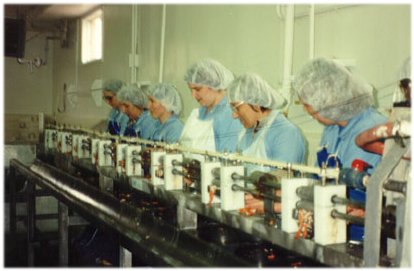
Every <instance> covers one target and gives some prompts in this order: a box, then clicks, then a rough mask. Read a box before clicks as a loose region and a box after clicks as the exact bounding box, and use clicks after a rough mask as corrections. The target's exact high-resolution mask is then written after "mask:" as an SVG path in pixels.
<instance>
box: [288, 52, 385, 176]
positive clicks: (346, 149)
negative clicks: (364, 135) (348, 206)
mask: <svg viewBox="0 0 414 271" xmlns="http://www.w3.org/2000/svg"><path fill="white" fill-rule="evenodd" d="M293 86H294V89H295V90H296V92H297V94H298V96H299V98H300V101H301V103H302V104H303V106H304V109H305V111H306V112H307V113H309V114H310V115H311V116H312V117H313V118H314V119H316V120H317V121H318V122H320V123H321V124H323V125H325V128H324V130H323V134H322V138H321V141H320V144H321V146H324V150H323V151H324V152H325V153H326V154H328V156H326V155H320V156H319V158H318V159H319V161H318V163H319V164H321V163H322V162H323V163H325V162H327V161H326V160H325V161H321V160H324V159H325V158H327V157H329V156H330V155H331V154H333V155H334V156H335V157H337V159H335V160H336V162H337V163H338V165H342V167H347V168H350V167H351V165H352V162H353V161H354V160H355V159H361V160H363V161H365V162H366V163H368V164H369V165H370V166H371V168H370V169H369V172H372V170H373V169H374V168H375V167H376V166H377V165H378V163H379V162H380V159H381V156H380V155H378V154H374V153H370V152H367V151H365V150H364V149H362V148H360V147H359V146H357V145H356V144H355V137H356V136H357V135H358V134H360V133H361V132H362V131H364V130H366V129H369V128H371V127H374V126H376V125H378V124H381V123H385V122H386V117H385V116H383V115H381V114H380V113H379V112H378V111H377V110H376V109H374V108H373V107H372V105H373V94H372V87H371V85H369V84H368V83H367V82H365V80H363V79H362V78H360V77H358V76H356V75H355V74H352V73H351V72H350V71H349V70H347V69H346V68H345V67H343V66H342V65H340V64H339V63H337V62H336V61H334V60H329V59H326V58H316V59H313V60H311V61H310V62H309V63H307V64H306V65H305V66H304V67H303V68H302V69H301V70H300V71H299V73H298V74H297V75H296V76H295V81H294V84H293ZM322 156H324V157H322ZM328 162H329V161H328Z"/></svg>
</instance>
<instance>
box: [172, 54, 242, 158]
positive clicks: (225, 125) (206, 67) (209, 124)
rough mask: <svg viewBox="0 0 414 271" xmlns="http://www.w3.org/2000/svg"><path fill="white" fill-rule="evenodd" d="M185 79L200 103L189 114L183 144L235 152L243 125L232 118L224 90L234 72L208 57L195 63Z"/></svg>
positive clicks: (197, 147)
mask: <svg viewBox="0 0 414 271" xmlns="http://www.w3.org/2000/svg"><path fill="white" fill-rule="evenodd" d="M184 79H185V81H186V82H187V84H188V87H189V88H190V90H191V95H192V96H193V98H194V99H196V100H197V102H198V103H199V104H200V105H201V106H200V108H196V109H194V110H193V111H192V112H191V114H190V116H189V117H188V119H187V121H186V123H185V126H184V130H183V132H182V135H181V138H180V143H181V144H182V145H184V146H187V147H190V148H196V149H203V150H210V151H219V152H225V151H227V152H234V151H235V150H236V144H237V138H238V136H239V133H240V131H241V129H242V126H241V125H240V123H239V122H238V121H237V120H235V119H233V118H232V111H231V108H230V105H229V103H228V99H227V96H226V91H225V89H226V88H227V86H228V85H229V84H230V83H231V81H233V74H232V73H231V72H230V71H229V70H228V69H227V68H226V67H224V66H223V65H222V64H221V63H219V62H217V61H216V60H212V59H207V60H203V61H199V62H196V63H195V64H193V65H192V66H191V67H190V68H189V69H188V70H187V73H186V75H185V77H184Z"/></svg>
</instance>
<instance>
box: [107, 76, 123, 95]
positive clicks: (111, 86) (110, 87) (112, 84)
mask: <svg viewBox="0 0 414 271" xmlns="http://www.w3.org/2000/svg"><path fill="white" fill-rule="evenodd" d="M123 85H124V82H122V81H121V80H116V79H110V80H107V81H106V82H105V84H104V87H103V90H104V91H110V92H112V93H113V94H116V93H117V92H118V91H119V90H120V89H121V88H122V86H123Z"/></svg>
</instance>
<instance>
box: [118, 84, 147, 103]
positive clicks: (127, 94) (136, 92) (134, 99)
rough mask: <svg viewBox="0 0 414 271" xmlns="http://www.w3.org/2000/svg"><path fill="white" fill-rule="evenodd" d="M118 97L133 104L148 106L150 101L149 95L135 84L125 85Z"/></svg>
mask: <svg viewBox="0 0 414 271" xmlns="http://www.w3.org/2000/svg"><path fill="white" fill-rule="evenodd" d="M116 97H117V98H118V99H119V100H120V101H121V102H122V101H128V102H130V103H132V104H133V105H136V106H139V107H141V108H146V107H147V103H148V98H147V95H145V94H144V92H143V91H142V90H141V89H140V88H139V87H138V86H137V85H135V84H133V85H127V86H123V87H122V88H121V90H120V91H119V92H118V94H117V95H116Z"/></svg>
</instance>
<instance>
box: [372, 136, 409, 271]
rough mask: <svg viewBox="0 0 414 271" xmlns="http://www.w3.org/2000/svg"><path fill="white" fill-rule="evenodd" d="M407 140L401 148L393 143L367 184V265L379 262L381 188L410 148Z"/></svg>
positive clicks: (375, 265) (376, 265) (376, 264)
mask: <svg viewBox="0 0 414 271" xmlns="http://www.w3.org/2000/svg"><path fill="white" fill-rule="evenodd" d="M410 145H411V144H410V142H409V141H408V142H407V144H406V146H405V147H404V148H403V147H401V146H400V145H398V144H394V145H393V146H392V147H391V149H390V150H389V151H388V152H387V154H386V155H385V156H384V157H383V159H382V162H381V163H380V164H379V166H378V167H377V169H376V170H375V172H374V173H373V175H372V176H371V178H370V179H369V182H368V185H367V201H366V209H365V238H364V262H365V266H367V267H378V266H379V263H380V237H381V227H380V226H379V225H381V216H382V196H383V194H382V190H383V185H384V183H385V181H386V180H387V179H388V177H389V176H390V174H391V172H392V171H393V169H394V168H395V167H396V165H397V164H398V163H399V161H400V160H401V157H402V156H403V155H404V154H405V153H406V152H407V150H409V149H410Z"/></svg>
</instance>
